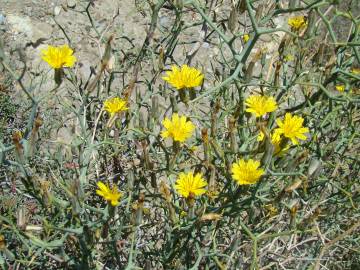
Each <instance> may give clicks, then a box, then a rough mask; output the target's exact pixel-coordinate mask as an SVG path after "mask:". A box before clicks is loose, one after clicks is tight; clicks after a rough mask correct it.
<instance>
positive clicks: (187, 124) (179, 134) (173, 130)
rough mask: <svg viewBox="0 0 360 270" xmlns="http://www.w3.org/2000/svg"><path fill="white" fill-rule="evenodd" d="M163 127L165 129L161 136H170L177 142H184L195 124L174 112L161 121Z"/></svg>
mask: <svg viewBox="0 0 360 270" xmlns="http://www.w3.org/2000/svg"><path fill="white" fill-rule="evenodd" d="M162 124H163V125H164V127H165V130H163V131H162V132H161V136H162V137H163V138H169V137H170V138H172V139H173V140H174V141H177V142H184V141H185V140H186V139H188V138H190V137H191V135H192V133H193V131H194V129H195V125H194V124H193V123H192V122H191V121H187V120H186V117H185V116H179V115H178V114H177V113H174V114H173V115H172V117H171V120H170V119H169V118H165V119H164V120H163V122H162Z"/></svg>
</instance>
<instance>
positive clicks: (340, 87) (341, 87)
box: [335, 84, 345, 92]
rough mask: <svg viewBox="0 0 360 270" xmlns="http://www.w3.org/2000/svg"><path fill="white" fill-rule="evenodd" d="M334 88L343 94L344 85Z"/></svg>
mask: <svg viewBox="0 0 360 270" xmlns="http://www.w3.org/2000/svg"><path fill="white" fill-rule="evenodd" d="M335 88H336V90H338V91H339V92H344V91H345V85H343V84H339V85H335Z"/></svg>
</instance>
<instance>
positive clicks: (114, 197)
mask: <svg viewBox="0 0 360 270" xmlns="http://www.w3.org/2000/svg"><path fill="white" fill-rule="evenodd" d="M97 186H98V187H99V189H97V190H96V194H97V195H100V196H101V197H103V198H104V199H105V200H107V201H109V202H110V203H111V205H112V206H116V205H118V204H119V199H120V198H121V196H122V194H121V192H119V191H118V189H117V187H116V185H114V186H113V188H112V189H110V188H109V185H105V184H104V183H103V182H101V181H99V182H97Z"/></svg>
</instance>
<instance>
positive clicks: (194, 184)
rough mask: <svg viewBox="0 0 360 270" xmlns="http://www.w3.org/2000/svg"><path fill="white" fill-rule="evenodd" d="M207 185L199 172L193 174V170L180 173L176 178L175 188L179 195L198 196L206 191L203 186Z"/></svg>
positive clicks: (186, 196)
mask: <svg viewBox="0 0 360 270" xmlns="http://www.w3.org/2000/svg"><path fill="white" fill-rule="evenodd" d="M206 186H207V183H206V181H205V180H204V178H203V177H202V174H201V173H197V174H195V175H194V173H193V172H188V173H180V174H179V178H178V179H177V180H176V183H175V189H176V192H177V193H179V194H180V195H181V196H183V197H185V198H188V197H189V196H190V195H191V196H199V195H202V194H204V193H205V192H206V190H205V189H204V187H206Z"/></svg>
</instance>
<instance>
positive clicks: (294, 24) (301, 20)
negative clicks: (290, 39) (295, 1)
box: [288, 16, 307, 30]
mask: <svg viewBox="0 0 360 270" xmlns="http://www.w3.org/2000/svg"><path fill="white" fill-rule="evenodd" d="M288 25H289V26H290V27H291V28H292V29H294V30H300V29H301V28H303V27H305V26H306V25H307V22H306V19H305V17H304V16H295V17H291V18H289V19H288Z"/></svg>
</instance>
